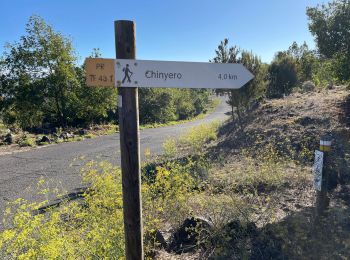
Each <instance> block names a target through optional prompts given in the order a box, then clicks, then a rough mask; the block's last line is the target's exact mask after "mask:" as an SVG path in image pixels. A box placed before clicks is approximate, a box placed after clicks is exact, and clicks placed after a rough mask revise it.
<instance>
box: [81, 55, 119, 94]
mask: <svg viewBox="0 0 350 260" xmlns="http://www.w3.org/2000/svg"><path fill="white" fill-rule="evenodd" d="M85 73H86V85H88V86H100V87H113V86H115V85H116V84H115V59H102V58H87V59H86V60H85Z"/></svg>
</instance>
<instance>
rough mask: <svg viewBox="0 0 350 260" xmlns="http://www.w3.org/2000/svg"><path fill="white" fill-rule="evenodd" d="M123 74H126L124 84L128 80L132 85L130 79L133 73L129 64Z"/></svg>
mask: <svg viewBox="0 0 350 260" xmlns="http://www.w3.org/2000/svg"><path fill="white" fill-rule="evenodd" d="M123 72H124V78H123V81H122V82H123V83H124V82H125V80H126V79H127V80H128V82H129V83H131V79H130V77H131V76H132V74H133V73H132V71H131V70H130V69H129V64H126V67H125V68H123Z"/></svg>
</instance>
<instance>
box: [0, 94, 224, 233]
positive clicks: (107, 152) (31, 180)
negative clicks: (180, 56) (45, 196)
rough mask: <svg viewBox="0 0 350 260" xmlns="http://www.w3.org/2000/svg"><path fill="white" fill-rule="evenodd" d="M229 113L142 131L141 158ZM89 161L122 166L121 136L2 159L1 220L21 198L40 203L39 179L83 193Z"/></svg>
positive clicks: (219, 111)
mask: <svg viewBox="0 0 350 260" xmlns="http://www.w3.org/2000/svg"><path fill="white" fill-rule="evenodd" d="M228 111H230V108H229V107H228V105H227V104H226V102H224V101H221V103H220V105H219V106H218V107H217V108H216V110H215V111H214V112H213V113H211V114H209V115H208V116H206V117H205V118H203V119H200V120H196V121H193V122H188V123H184V124H179V125H174V126H166V127H160V128H152V129H144V130H141V131H140V138H141V140H140V141H141V142H140V144H141V157H142V156H143V155H144V151H145V149H149V150H150V151H151V154H152V155H157V154H160V153H162V144H163V142H164V140H165V139H166V138H168V137H176V136H178V135H179V134H181V132H184V131H185V130H186V129H189V128H190V127H193V126H195V125H199V124H201V123H209V122H211V121H214V120H224V119H226V118H228V115H227V114H228ZM90 160H97V161H102V160H107V161H109V162H111V163H113V164H115V165H119V162H120V151H119V134H118V133H117V134H114V135H106V136H100V137H97V138H93V139H87V140H84V141H80V142H71V143H60V144H55V145H49V146H46V147H42V148H37V149H33V150H30V151H25V152H19V153H14V154H10V155H2V156H0V219H2V216H3V211H4V208H5V206H6V204H7V203H6V202H7V201H13V200H14V199H16V198H18V197H21V198H25V199H29V200H36V199H38V197H37V195H35V192H34V191H33V187H36V185H37V182H38V180H39V179H40V177H44V178H45V179H46V180H48V185H49V187H51V188H53V187H57V188H59V189H61V190H64V191H66V192H67V193H74V192H76V191H77V190H79V189H81V188H82V184H81V177H80V175H79V172H80V169H81V167H82V166H83V165H84V164H85V163H86V162H87V161H90ZM51 199H53V198H51ZM0 227H1V225H0Z"/></svg>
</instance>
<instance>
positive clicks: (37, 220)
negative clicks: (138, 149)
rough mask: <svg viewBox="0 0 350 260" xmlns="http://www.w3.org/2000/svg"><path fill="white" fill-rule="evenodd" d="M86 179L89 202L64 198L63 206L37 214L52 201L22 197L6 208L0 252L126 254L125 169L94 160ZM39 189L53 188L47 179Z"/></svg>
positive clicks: (73, 255)
mask: <svg viewBox="0 0 350 260" xmlns="http://www.w3.org/2000/svg"><path fill="white" fill-rule="evenodd" d="M83 175H84V181H86V182H87V183H90V184H91V188H89V189H88V190H87V191H86V193H85V194H84V195H83V198H84V202H83V203H81V202H79V201H68V200H65V201H63V203H62V204H61V205H60V207H59V208H54V207H52V208H48V209H47V210H46V212H45V214H33V212H34V213H35V212H37V211H38V210H39V209H40V208H41V207H43V206H44V205H46V204H47V203H48V201H47V200H46V199H43V200H42V201H41V202H36V203H31V202H29V201H26V200H24V199H18V200H16V201H15V202H13V203H11V205H10V206H11V207H9V208H8V209H7V210H6V214H5V215H6V216H5V217H6V221H5V223H4V224H5V228H6V229H5V230H4V231H3V232H1V233H0V256H1V258H2V259H6V258H8V257H11V258H15V259H58V258H62V259H93V258H96V257H97V258H99V257H107V258H113V259H115V258H117V259H119V258H122V257H123V255H124V229H123V214H122V187H121V179H120V177H121V176H120V170H119V169H117V168H114V167H112V166H111V165H110V164H107V163H102V164H100V165H99V166H98V165H95V164H93V163H90V164H89V165H88V166H87V167H86V169H85V170H84V173H83ZM38 187H39V194H41V196H42V197H44V198H45V197H46V194H48V193H49V192H52V191H50V190H49V189H48V188H47V186H46V184H45V181H44V180H41V181H40V182H39V183H38Z"/></svg>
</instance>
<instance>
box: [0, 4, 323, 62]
mask: <svg viewBox="0 0 350 260" xmlns="http://www.w3.org/2000/svg"><path fill="white" fill-rule="evenodd" d="M324 2H327V1H320V0H265V1H261V0H246V1H244V0H239V1H238V0H217V1H214V0H187V1H186V0H172V1H166V0H154V1H153V0H148V1H137V0H134V1H133V0H118V1H116V0H99V1H97V0H95V1H93V0H84V1H83V0H70V1H68V0H56V1H54V0H1V7H0V8H1V9H0V14H1V15H0V53H3V51H4V48H3V46H4V44H5V43H6V42H10V43H11V42H14V41H16V40H18V39H19V38H20V36H21V35H23V34H24V28H25V24H26V22H27V21H28V18H29V17H30V16H31V15H33V14H36V15H39V16H41V17H43V18H44V19H45V20H46V21H47V22H48V23H49V24H51V25H52V26H53V27H54V29H55V30H57V31H60V32H61V33H63V34H64V35H66V36H69V37H71V39H72V40H73V45H74V47H75V49H76V52H77V54H78V55H79V57H80V59H79V63H82V61H83V59H84V58H85V57H86V56H88V55H89V54H90V53H91V51H92V49H93V48H100V51H101V53H102V56H103V57H105V58H114V57H115V49H114V29H113V26H114V25H113V24H114V23H113V21H114V20H133V21H135V22H136V30H137V36H136V37H137V43H136V44H137V58H138V59H151V60H152V59H153V60H177V61H204V62H206V61H208V60H209V59H211V58H213V56H214V54H215V53H214V50H215V49H216V47H217V45H218V44H219V43H220V41H221V40H223V39H224V38H229V40H230V44H231V45H237V46H239V47H241V48H243V49H247V50H252V51H253V52H254V53H256V54H258V55H259V56H260V57H261V58H262V60H263V61H264V62H270V61H271V60H272V58H273V56H274V54H275V53H276V52H277V51H279V50H285V49H287V48H288V46H289V45H290V44H291V43H292V42H293V41H296V42H298V43H303V42H304V41H306V42H307V43H308V44H309V46H311V47H314V40H313V37H312V35H311V34H310V32H309V31H308V26H307V23H308V21H307V17H306V14H305V12H306V7H307V6H316V5H317V4H318V3H324Z"/></svg>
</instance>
